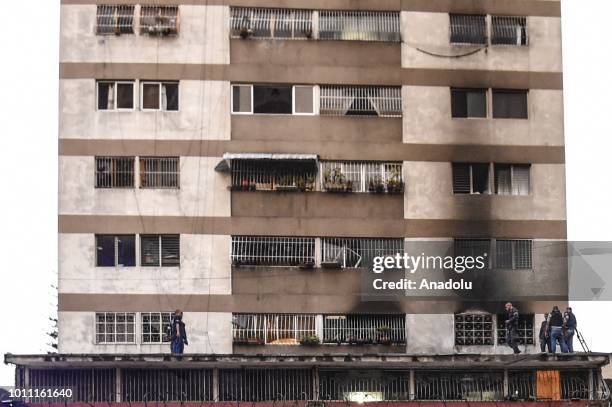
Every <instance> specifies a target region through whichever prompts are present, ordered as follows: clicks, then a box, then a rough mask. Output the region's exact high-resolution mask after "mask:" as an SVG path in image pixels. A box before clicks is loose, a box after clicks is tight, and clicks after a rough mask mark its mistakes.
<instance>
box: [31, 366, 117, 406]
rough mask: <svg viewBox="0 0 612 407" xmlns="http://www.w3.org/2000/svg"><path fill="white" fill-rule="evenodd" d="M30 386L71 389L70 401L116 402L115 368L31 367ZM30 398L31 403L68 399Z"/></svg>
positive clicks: (59, 401) (60, 401)
mask: <svg viewBox="0 0 612 407" xmlns="http://www.w3.org/2000/svg"><path fill="white" fill-rule="evenodd" d="M22 385H24V384H23V383H22ZM28 387H29V388H40V389H70V390H72V398H70V402H90V403H102V402H105V403H106V402H114V401H115V397H116V394H115V392H116V377H115V369H58V368H53V369H30V370H29V385H28ZM29 400H30V402H31V403H53V402H56V403H64V402H65V401H66V399H54V398H52V397H45V398H38V397H32V398H30V399H29Z"/></svg>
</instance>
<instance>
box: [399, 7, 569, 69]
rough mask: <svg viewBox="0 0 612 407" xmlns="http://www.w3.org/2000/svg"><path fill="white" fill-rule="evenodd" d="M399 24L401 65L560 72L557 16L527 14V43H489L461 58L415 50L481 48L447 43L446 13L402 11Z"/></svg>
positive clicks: (446, 51) (466, 50) (456, 52)
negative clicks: (445, 56)
mask: <svg viewBox="0 0 612 407" xmlns="http://www.w3.org/2000/svg"><path fill="white" fill-rule="evenodd" d="M483 14H484V13H483ZM401 26H402V39H403V44H402V66H403V67H410V68H440V69H480V70H501V71H536V72H538V71H545V72H561V71H562V67H561V57H560V56H561V19H560V18H558V17H533V16H531V17H528V18H527V27H528V32H529V45H528V46H523V47H518V46H508V45H492V46H489V47H488V48H487V49H486V50H482V51H480V52H477V53H475V54H473V55H469V56H465V57H460V58H444V57H436V56H432V55H428V54H426V53H425V52H422V51H419V50H418V49H421V50H423V51H426V52H429V53H435V54H439V55H449V56H450V55H463V54H466V53H469V52H470V51H472V50H476V49H478V48H479V47H480V46H479V45H451V44H450V33H449V29H450V28H449V26H450V21H449V16H448V14H447V13H426V12H409V11H403V12H402V14H401ZM417 48H418V49H417Z"/></svg>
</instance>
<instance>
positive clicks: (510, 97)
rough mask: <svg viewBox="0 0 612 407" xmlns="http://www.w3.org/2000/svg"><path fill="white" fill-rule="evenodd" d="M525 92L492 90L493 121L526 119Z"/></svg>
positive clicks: (527, 112) (526, 92)
mask: <svg viewBox="0 0 612 407" xmlns="http://www.w3.org/2000/svg"><path fill="white" fill-rule="evenodd" d="M528 93H529V92H528V91H527V90H521V89H493V118H494V119H528V118H529V107H528V104H527V94H528Z"/></svg>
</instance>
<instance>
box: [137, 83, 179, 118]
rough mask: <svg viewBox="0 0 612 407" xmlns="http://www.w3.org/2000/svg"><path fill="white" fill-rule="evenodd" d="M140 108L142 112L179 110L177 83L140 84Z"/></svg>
mask: <svg viewBox="0 0 612 407" xmlns="http://www.w3.org/2000/svg"><path fill="white" fill-rule="evenodd" d="M140 86H141V90H140V108H141V109H142V110H152V111H168V112H176V111H178V110H179V83H178V82H150V81H142V82H141V83H140Z"/></svg>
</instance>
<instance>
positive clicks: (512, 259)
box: [495, 239, 533, 270]
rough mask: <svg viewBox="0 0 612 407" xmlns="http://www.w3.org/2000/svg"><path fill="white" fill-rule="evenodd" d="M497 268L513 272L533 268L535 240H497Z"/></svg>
mask: <svg viewBox="0 0 612 407" xmlns="http://www.w3.org/2000/svg"><path fill="white" fill-rule="evenodd" d="M495 266H496V268H498V269H511V270H517V269H531V268H533V240H525V239H514V240H506V239H497V240H496V241H495Z"/></svg>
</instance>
